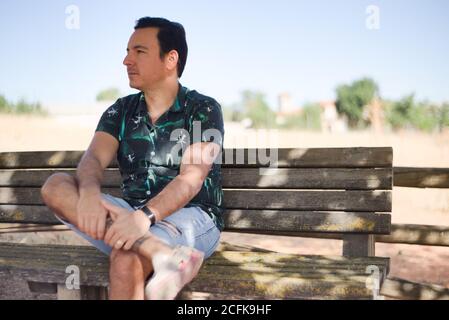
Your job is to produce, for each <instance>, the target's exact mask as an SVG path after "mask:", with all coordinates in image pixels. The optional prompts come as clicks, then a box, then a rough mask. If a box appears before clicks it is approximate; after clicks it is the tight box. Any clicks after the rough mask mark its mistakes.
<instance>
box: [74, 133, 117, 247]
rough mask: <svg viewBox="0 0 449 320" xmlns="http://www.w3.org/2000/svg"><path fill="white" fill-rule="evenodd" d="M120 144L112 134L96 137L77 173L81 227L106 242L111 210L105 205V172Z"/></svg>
mask: <svg viewBox="0 0 449 320" xmlns="http://www.w3.org/2000/svg"><path fill="white" fill-rule="evenodd" d="M118 145H119V144H118V141H117V140H116V139H115V138H114V137H113V136H111V135H110V134H108V133H105V132H101V131H98V132H96V133H95V135H94V137H93V139H92V142H91V143H90V145H89V148H88V149H87V151H86V152H85V153H84V155H83V157H82V159H81V161H80V163H79V165H78V167H77V171H76V176H77V180H78V190H79V201H78V207H77V210H78V212H77V213H78V215H77V216H78V227H79V228H80V230H81V231H83V232H85V233H87V234H88V235H89V236H90V237H92V238H94V239H103V237H104V231H105V223H106V215H107V210H106V209H105V208H104V207H103V206H102V205H101V202H100V201H101V182H102V180H103V171H104V170H105V169H106V167H107V166H108V165H109V164H110V163H111V161H112V159H113V158H114V156H115V155H116V153H117V150H118Z"/></svg>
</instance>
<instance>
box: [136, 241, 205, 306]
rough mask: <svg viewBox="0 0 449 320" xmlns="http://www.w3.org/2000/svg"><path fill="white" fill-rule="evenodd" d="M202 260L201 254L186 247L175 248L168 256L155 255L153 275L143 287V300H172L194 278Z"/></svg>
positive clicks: (162, 254)
mask: <svg viewBox="0 0 449 320" xmlns="http://www.w3.org/2000/svg"><path fill="white" fill-rule="evenodd" d="M203 260H204V253H203V252H201V251H199V250H196V249H194V248H191V247H187V246H176V247H175V248H174V249H173V250H172V252H171V253H170V254H166V253H157V254H155V255H154V256H153V259H152V262H153V268H154V274H153V277H152V278H151V279H150V280H149V282H148V284H147V285H146V286H145V299H148V300H173V299H174V298H175V297H176V296H177V295H178V293H179V291H181V289H182V288H183V287H184V286H185V285H186V284H188V283H189V282H191V281H192V280H193V279H194V278H195V276H196V275H197V274H198V271H199V270H200V268H201V265H202V263H203Z"/></svg>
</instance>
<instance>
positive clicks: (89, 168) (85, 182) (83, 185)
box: [76, 154, 103, 196]
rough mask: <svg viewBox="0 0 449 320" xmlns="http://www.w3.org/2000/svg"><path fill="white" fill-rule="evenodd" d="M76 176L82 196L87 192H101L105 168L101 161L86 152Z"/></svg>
mask: <svg viewBox="0 0 449 320" xmlns="http://www.w3.org/2000/svg"><path fill="white" fill-rule="evenodd" d="M76 176H77V179H78V184H79V186H78V187H79V192H80V196H84V195H85V194H90V195H91V194H93V193H98V194H99V193H101V181H102V180H103V168H102V167H101V163H100V161H98V159H96V158H95V157H93V156H91V155H89V154H86V155H85V156H84V157H83V158H82V159H81V161H80V163H79V165H78V167H77V170H76Z"/></svg>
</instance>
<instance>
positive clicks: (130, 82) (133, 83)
mask: <svg viewBox="0 0 449 320" xmlns="http://www.w3.org/2000/svg"><path fill="white" fill-rule="evenodd" d="M129 86H130V87H131V88H133V89H136V90H141V86H140V85H139V84H138V83H136V82H135V81H131V80H130V81H129Z"/></svg>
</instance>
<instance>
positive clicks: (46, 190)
mask: <svg viewBox="0 0 449 320" xmlns="http://www.w3.org/2000/svg"><path fill="white" fill-rule="evenodd" d="M66 184H69V185H76V181H75V178H74V177H72V176H71V175H69V174H67V173H62V172H58V173H54V174H52V175H51V176H50V177H48V179H47V180H46V181H45V183H44V185H43V186H42V187H41V196H42V199H43V200H44V202H45V204H47V205H50V204H54V203H55V202H56V201H55V200H56V198H57V197H58V191H59V190H61V188H62V187H64V185H66Z"/></svg>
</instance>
